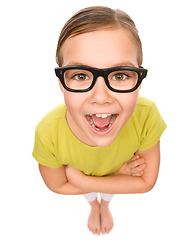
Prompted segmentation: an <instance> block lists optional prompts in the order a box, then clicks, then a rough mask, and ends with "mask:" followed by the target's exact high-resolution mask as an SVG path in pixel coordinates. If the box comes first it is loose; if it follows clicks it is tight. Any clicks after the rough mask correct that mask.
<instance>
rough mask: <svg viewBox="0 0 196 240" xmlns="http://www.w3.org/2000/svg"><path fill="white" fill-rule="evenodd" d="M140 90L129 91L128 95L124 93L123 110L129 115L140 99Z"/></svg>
mask: <svg viewBox="0 0 196 240" xmlns="http://www.w3.org/2000/svg"><path fill="white" fill-rule="evenodd" d="M138 95H139V91H135V92H132V93H129V94H128V95H126V94H125V95H124V98H123V103H124V104H123V110H124V111H125V112H126V114H127V115H131V114H132V113H133V111H134V109H135V107H136V104H137V100H138Z"/></svg>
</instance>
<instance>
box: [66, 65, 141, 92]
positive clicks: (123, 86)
mask: <svg viewBox="0 0 196 240" xmlns="http://www.w3.org/2000/svg"><path fill="white" fill-rule="evenodd" d="M93 78H94V76H93V73H91V72H90V71H88V70H83V69H70V70H67V71H65V73H64V82H65V85H66V86H67V87H68V88H70V89H73V90H85V89H88V88H89V87H90V86H91V85H92V82H93ZM108 81H109V84H110V86H111V87H112V88H114V89H116V90H129V89H133V88H134V87H135V86H136V84H137V81H138V74H137V73H136V72H134V71H131V70H119V71H114V72H111V73H110V74H109V75H108Z"/></svg>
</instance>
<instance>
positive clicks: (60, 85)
mask: <svg viewBox="0 0 196 240" xmlns="http://www.w3.org/2000/svg"><path fill="white" fill-rule="evenodd" d="M58 82H59V87H60V89H61V92H62V93H63V86H62V84H61V81H60V80H59V78H58Z"/></svg>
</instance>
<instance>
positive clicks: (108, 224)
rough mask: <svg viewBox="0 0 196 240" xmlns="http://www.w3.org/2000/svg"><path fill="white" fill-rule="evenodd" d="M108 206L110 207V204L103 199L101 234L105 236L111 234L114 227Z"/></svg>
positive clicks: (101, 205) (101, 206)
mask: <svg viewBox="0 0 196 240" xmlns="http://www.w3.org/2000/svg"><path fill="white" fill-rule="evenodd" d="M108 205H109V202H106V201H104V200H103V199H101V204H100V212H101V232H102V233H103V234H105V233H109V232H110V231H111V230H112V228H113V226H114V222H113V218H112V214H111V212H110V209H109V206H108Z"/></svg>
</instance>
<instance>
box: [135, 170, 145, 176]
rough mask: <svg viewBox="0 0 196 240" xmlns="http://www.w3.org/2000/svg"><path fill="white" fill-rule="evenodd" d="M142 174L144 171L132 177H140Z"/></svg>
mask: <svg viewBox="0 0 196 240" xmlns="http://www.w3.org/2000/svg"><path fill="white" fill-rule="evenodd" d="M143 174H144V171H140V172H138V173H135V174H132V176H133V177H141V176H142V175H143Z"/></svg>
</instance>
